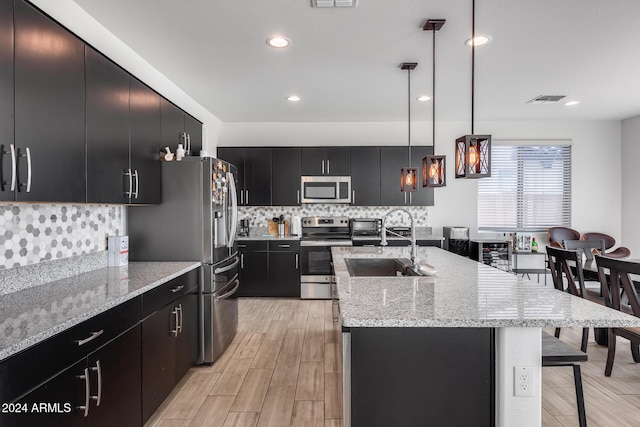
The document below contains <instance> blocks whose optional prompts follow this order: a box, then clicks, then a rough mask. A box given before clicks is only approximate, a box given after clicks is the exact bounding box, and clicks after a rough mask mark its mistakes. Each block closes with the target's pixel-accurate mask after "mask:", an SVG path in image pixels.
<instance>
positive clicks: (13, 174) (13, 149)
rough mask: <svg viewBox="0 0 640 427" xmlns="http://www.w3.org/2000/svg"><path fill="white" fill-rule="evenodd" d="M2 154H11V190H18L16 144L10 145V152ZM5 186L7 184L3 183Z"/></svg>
mask: <svg viewBox="0 0 640 427" xmlns="http://www.w3.org/2000/svg"><path fill="white" fill-rule="evenodd" d="M2 154H10V155H11V181H10V183H11V187H10V188H11V190H10V191H15V189H16V146H15V145H14V144H9V151H3V152H2ZM2 185H3V186H4V185H5V182H3V183H2Z"/></svg>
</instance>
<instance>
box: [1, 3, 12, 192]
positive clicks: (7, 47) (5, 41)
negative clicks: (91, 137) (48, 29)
mask: <svg viewBox="0 0 640 427" xmlns="http://www.w3.org/2000/svg"><path fill="white" fill-rule="evenodd" d="M13 101H14V100H13V1H9V0H2V1H0V200H13V199H14V197H15V190H14V191H12V190H11V179H12V176H11V173H12V162H13V158H12V156H11V144H14V141H15V137H14V133H13V122H14V114H13V113H14V111H13V108H14V103H13ZM14 149H15V145H14Z"/></svg>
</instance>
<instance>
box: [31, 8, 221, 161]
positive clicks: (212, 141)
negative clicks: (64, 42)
mask: <svg viewBox="0 0 640 427" xmlns="http://www.w3.org/2000/svg"><path fill="white" fill-rule="evenodd" d="M30 1H31V2H32V3H33V4H35V5H36V6H37V7H39V8H40V9H42V10H43V11H44V12H46V13H47V14H49V15H50V16H51V17H52V18H54V19H56V20H57V21H58V22H60V23H61V24H62V25H64V26H65V27H67V28H68V29H69V30H71V31H72V32H73V33H75V34H76V35H77V36H78V37H80V38H82V39H83V40H85V41H86V42H87V43H89V44H90V45H92V46H93V47H95V48H96V49H98V50H99V51H100V52H102V53H103V54H104V55H106V56H108V57H109V58H111V60H113V61H114V62H116V63H117V64H119V65H120V66H121V67H123V68H124V69H126V70H127V71H129V72H130V73H131V74H133V75H134V76H136V77H137V78H139V79H140V80H142V81H143V82H144V83H145V84H147V85H148V86H150V87H151V88H153V89H154V90H155V91H157V92H158V93H159V94H161V95H162V96H164V97H165V98H167V99H168V100H170V101H171V102H173V103H174V104H176V105H177V106H179V107H180V108H182V109H183V110H185V111H186V112H188V113H189V114H191V115H192V116H193V117H195V118H196V119H198V120H200V121H201V122H202V123H203V124H204V126H203V149H206V150H209V151H211V152H213V151H214V150H215V146H216V145H217V142H218V137H219V134H220V131H221V130H222V122H221V121H220V120H219V119H218V118H217V117H216V116H214V115H213V114H211V113H210V112H209V111H208V110H207V109H206V108H204V107H203V106H202V105H200V104H199V103H197V102H196V101H195V100H194V99H193V98H191V97H190V96H189V95H187V94H186V93H185V92H184V91H183V90H182V89H180V88H179V87H178V86H176V85H175V83H173V82H172V81H171V80H169V79H168V78H167V77H165V76H164V75H163V74H161V73H160V72H159V71H158V70H156V69H155V68H153V67H152V66H151V65H150V64H149V63H148V62H147V61H145V60H144V59H143V58H142V57H141V56H140V55H138V54H137V53H136V52H134V51H133V50H132V49H131V48H130V47H129V46H127V45H126V44H124V43H123V42H122V41H121V40H120V39H118V38H117V37H116V36H114V35H113V34H112V33H111V32H109V30H107V29H106V28H105V27H103V26H102V25H101V24H100V23H99V22H98V21H96V20H95V19H94V18H93V17H91V15H89V14H88V13H86V12H85V11H84V9H82V8H81V7H80V6H78V5H77V4H76V3H74V2H73V1H72V0H56V1H51V0H30Z"/></svg>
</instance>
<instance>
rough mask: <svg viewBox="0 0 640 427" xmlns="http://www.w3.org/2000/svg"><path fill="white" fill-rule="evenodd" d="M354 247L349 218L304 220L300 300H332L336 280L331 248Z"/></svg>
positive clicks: (310, 218)
mask: <svg viewBox="0 0 640 427" xmlns="http://www.w3.org/2000/svg"><path fill="white" fill-rule="evenodd" d="M334 246H352V243H351V235H350V229H349V218H347V217H305V218H302V237H301V239H300V297H301V298H303V299H330V298H334V297H335V289H333V287H332V284H335V276H334V271H333V263H332V261H331V248H332V247H334Z"/></svg>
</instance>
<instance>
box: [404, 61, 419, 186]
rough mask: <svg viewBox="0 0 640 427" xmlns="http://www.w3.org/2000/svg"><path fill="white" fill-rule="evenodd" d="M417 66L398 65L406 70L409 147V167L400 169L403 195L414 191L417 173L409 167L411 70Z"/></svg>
mask: <svg viewBox="0 0 640 427" xmlns="http://www.w3.org/2000/svg"><path fill="white" fill-rule="evenodd" d="M417 66H418V63H417V62H403V63H402V65H400V68H401V69H403V70H407V114H408V120H407V122H408V126H409V132H408V138H409V146H408V148H407V152H408V162H409V166H407V167H406V168H402V169H400V191H402V192H405V193H408V192H411V191H416V189H417V181H418V171H417V169H416V168H414V167H411V70H414V69H415V68H416V67H417ZM405 197H406V195H405Z"/></svg>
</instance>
